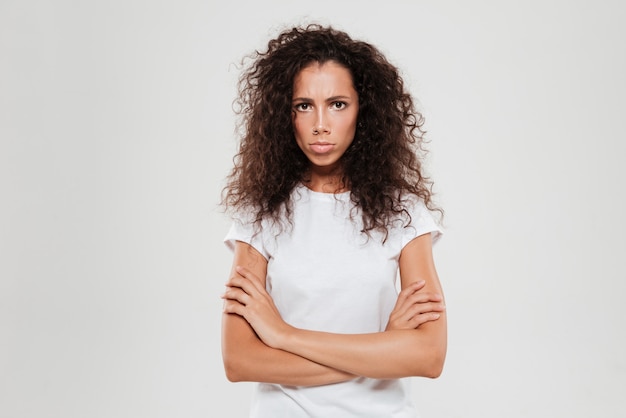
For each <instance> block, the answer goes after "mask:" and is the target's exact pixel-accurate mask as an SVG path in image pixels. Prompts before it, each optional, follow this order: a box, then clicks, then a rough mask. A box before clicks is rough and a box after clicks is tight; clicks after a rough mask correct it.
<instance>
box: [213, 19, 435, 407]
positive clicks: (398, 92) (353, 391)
mask: <svg viewBox="0 0 626 418" xmlns="http://www.w3.org/2000/svg"><path fill="white" fill-rule="evenodd" d="M239 104H240V106H241V107H240V114H241V116H242V122H243V123H242V127H243V130H242V139H241V143H240V149H239V152H238V154H237V156H236V159H235V166H234V168H233V171H232V173H231V174H230V176H229V178H228V184H227V186H226V188H225V190H224V195H223V204H224V205H225V206H226V208H227V209H229V210H230V211H231V213H232V214H233V217H234V222H233V226H232V228H231V230H230V231H229V232H228V234H227V236H226V238H225V242H226V244H227V245H228V246H229V248H231V249H232V250H233V251H234V260H233V270H232V273H231V275H230V278H229V280H228V282H227V283H226V291H225V293H224V294H223V296H222V298H223V299H224V316H223V333H222V334H223V335H222V350H223V358H224V367H225V370H226V375H227V377H228V379H229V380H231V381H254V382H259V385H258V386H257V390H256V393H255V397H254V400H253V403H252V411H251V416H254V417H271V418H276V417H290V418H292V417H309V416H313V417H359V418H362V417H415V416H416V415H417V413H416V411H415V408H414V406H413V405H412V403H411V401H410V394H409V392H408V391H407V389H406V388H405V386H404V384H403V383H404V381H403V380H401V378H404V377H409V376H424V377H437V376H439V374H440V373H441V371H442V367H443V363H444V359H445V353H446V317H445V307H444V302H443V296H442V290H441V286H440V283H439V280H438V278H437V273H436V270H435V265H434V262H433V257H432V244H433V241H435V240H436V239H437V238H438V237H439V234H440V229H439V227H438V226H437V223H436V221H435V220H434V217H433V216H432V211H433V210H435V211H439V210H438V209H437V208H436V207H435V206H434V204H433V203H432V200H431V191H430V190H431V182H430V181H429V180H428V179H427V178H426V177H425V176H424V175H423V173H422V167H421V162H420V159H419V157H420V155H421V151H422V149H421V144H422V134H423V131H422V130H421V126H422V123H423V121H422V117H421V115H420V114H419V113H417V112H416V111H415V110H414V106H413V102H412V100H411V97H410V96H409V95H408V94H407V93H406V92H405V90H404V86H403V82H402V79H401V77H400V76H399V74H398V71H397V69H396V68H395V67H394V66H393V65H391V64H390V63H389V62H388V61H387V60H386V59H385V58H384V57H383V55H382V54H381V53H380V52H379V51H378V50H377V49H376V48H375V47H373V46H372V45H370V44H368V43H365V42H360V41H355V40H353V39H351V38H350V37H349V36H348V35H347V34H346V33H344V32H341V31H337V30H334V29H333V28H326V27H321V26H317V25H311V26H308V27H306V28H293V29H290V30H287V31H285V32H283V33H281V34H280V35H279V36H278V37H277V38H276V39H274V40H272V41H270V42H269V44H268V49H267V51H265V52H257V53H256V56H255V57H254V60H253V61H252V63H251V65H250V66H249V67H248V68H247V70H246V71H245V72H244V74H243V76H242V77H241V79H240V96H239ZM439 212H440V211H439ZM398 272H399V276H400V283H399V285H400V287H401V291H400V292H399V293H398V292H397V290H396V289H397V288H396V277H397V275H398Z"/></svg>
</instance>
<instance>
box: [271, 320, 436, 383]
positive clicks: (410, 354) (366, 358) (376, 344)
mask: <svg viewBox="0 0 626 418" xmlns="http://www.w3.org/2000/svg"><path fill="white" fill-rule="evenodd" d="M280 348H281V349H283V350H285V351H289V352H291V353H294V354H297V355H299V356H302V357H305V358H307V359H309V360H311V361H314V362H316V363H320V364H324V365H326V366H328V367H331V368H334V369H339V370H344V371H346V372H348V373H352V374H355V375H359V376H367V377H372V378H378V379H392V378H400V377H407V376H424V377H438V376H439V374H440V373H441V370H442V368H443V363H444V359H445V354H446V329H445V316H442V317H441V318H440V319H439V320H437V321H434V322H432V323H428V324H425V325H424V326H422V327H420V328H419V329H415V330H391V331H385V332H378V333H372V334H332V333H325V332H317V331H308V330H301V329H296V328H293V329H292V330H291V331H290V332H289V333H288V335H286V336H285V337H284V338H282V339H281V343H280Z"/></svg>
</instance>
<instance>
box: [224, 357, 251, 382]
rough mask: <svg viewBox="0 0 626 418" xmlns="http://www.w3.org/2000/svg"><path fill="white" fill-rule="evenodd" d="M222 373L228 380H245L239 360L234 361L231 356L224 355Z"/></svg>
mask: <svg viewBox="0 0 626 418" xmlns="http://www.w3.org/2000/svg"><path fill="white" fill-rule="evenodd" d="M223 360H224V374H225V375H226V379H228V381H229V382H233V383H234V382H243V381H245V380H246V379H245V377H244V374H243V373H242V369H241V362H239V361H236V360H234V359H233V358H232V356H224V357H223Z"/></svg>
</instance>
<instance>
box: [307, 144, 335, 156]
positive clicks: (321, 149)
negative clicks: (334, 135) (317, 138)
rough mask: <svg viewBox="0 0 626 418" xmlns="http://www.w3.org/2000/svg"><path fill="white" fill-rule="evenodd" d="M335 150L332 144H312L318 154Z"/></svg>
mask: <svg viewBox="0 0 626 418" xmlns="http://www.w3.org/2000/svg"><path fill="white" fill-rule="evenodd" d="M332 148H333V144H331V143H330V142H314V143H312V144H311V149H312V150H313V152H315V153H318V154H324V153H326V152H328V151H330V150H331V149H332Z"/></svg>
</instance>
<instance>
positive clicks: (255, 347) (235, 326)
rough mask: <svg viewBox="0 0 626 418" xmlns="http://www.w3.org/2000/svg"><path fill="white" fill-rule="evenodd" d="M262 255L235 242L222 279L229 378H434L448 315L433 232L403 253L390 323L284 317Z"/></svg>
mask: <svg viewBox="0 0 626 418" xmlns="http://www.w3.org/2000/svg"><path fill="white" fill-rule="evenodd" d="M266 274H267V261H266V260H265V258H264V257H263V256H262V255H261V254H259V253H258V252H257V251H256V250H254V248H252V247H251V246H249V245H248V244H245V243H243V242H237V244H236V247H235V255H234V260H233V269H232V272H231V275H230V279H229V280H228V282H227V284H226V285H227V290H226V292H225V293H224V295H223V296H222V297H223V299H224V315H223V322H222V354H223V359H224V367H225V371H226V376H227V377H228V379H229V380H231V381H256V382H267V383H280V384H285V385H299V386H313V385H321V384H329V383H336V382H341V381H346V380H349V379H353V378H355V377H357V376H367V377H373V378H381V379H388V378H398V377H406V376H424V377H437V376H439V374H440V373H441V370H442V368H443V363H444V359H445V353H446V340H447V337H446V334H447V330H446V315H445V308H444V305H443V296H442V294H443V293H442V290H441V285H440V283H439V279H438V278H437V273H436V270H435V265H434V261H433V258H432V242H431V237H430V234H425V235H421V236H419V237H417V238H415V239H414V240H413V241H411V242H410V243H409V244H407V245H406V246H405V248H404V249H403V250H402V253H401V255H400V278H401V286H402V291H401V292H400V294H399V295H398V300H397V303H396V306H395V307H394V310H393V312H392V313H391V315H390V318H389V323H388V325H387V329H386V330H385V331H384V332H377V333H369V334H333V333H326V332H318V331H310V330H303V329H298V328H295V327H292V326H290V325H289V324H287V323H285V322H284V321H283V320H282V318H281V316H280V314H279V312H278V310H277V309H276V307H275V306H274V303H273V300H272V298H271V296H269V294H268V293H267V292H266V291H265V277H266Z"/></svg>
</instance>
